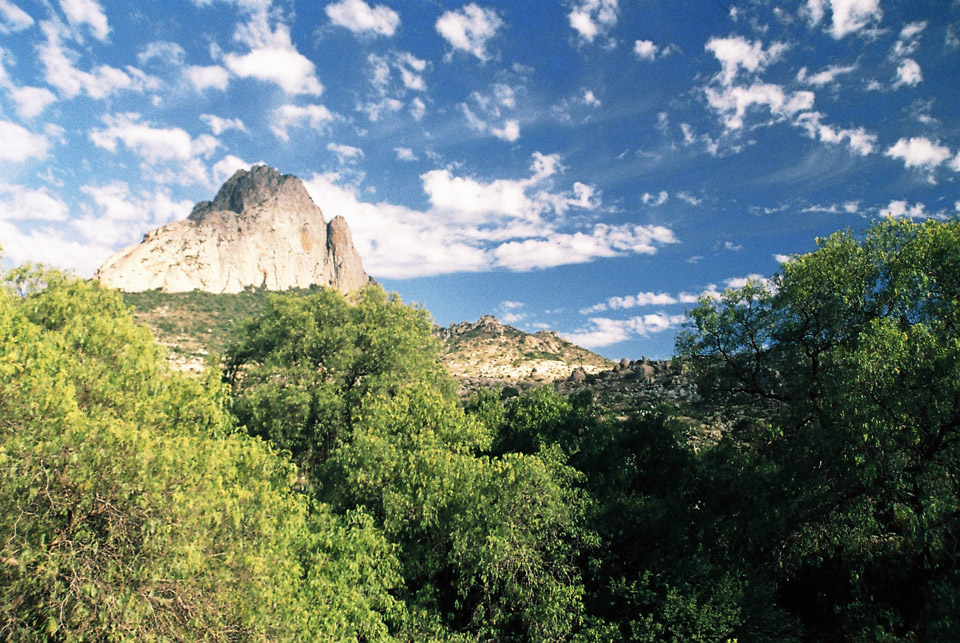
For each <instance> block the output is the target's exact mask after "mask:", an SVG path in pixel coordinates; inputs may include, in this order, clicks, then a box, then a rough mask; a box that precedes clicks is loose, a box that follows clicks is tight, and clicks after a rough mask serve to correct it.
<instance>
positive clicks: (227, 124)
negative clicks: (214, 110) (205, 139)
mask: <svg viewBox="0 0 960 643" xmlns="http://www.w3.org/2000/svg"><path fill="white" fill-rule="evenodd" d="M200 120H201V121H203V122H204V123H206V124H207V127H209V128H210V131H211V132H213V135H214V136H220V135H221V134H223V133H224V132H226V131H229V130H232V129H235V130H238V131H240V132H246V131H247V127H246V125H244V124H243V121H242V120H240V119H239V118H221V117H219V116H216V115H214V114H200Z"/></svg>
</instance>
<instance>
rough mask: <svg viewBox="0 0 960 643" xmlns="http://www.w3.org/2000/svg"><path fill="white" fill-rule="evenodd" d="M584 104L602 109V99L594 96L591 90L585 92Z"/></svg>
mask: <svg viewBox="0 0 960 643" xmlns="http://www.w3.org/2000/svg"><path fill="white" fill-rule="evenodd" d="M583 104H584V105H588V106H590V107H600V105H601V103H600V99H599V98H597V97H596V96H594V95H593V92H592V91H590V90H589V89H588V90H586V91H584V92H583Z"/></svg>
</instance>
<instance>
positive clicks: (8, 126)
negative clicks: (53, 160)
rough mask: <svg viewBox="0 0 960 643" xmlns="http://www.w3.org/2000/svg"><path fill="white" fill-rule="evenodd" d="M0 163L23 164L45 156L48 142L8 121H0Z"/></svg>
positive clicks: (48, 146)
mask: <svg viewBox="0 0 960 643" xmlns="http://www.w3.org/2000/svg"><path fill="white" fill-rule="evenodd" d="M0 141H3V145H0V161H13V162H14V163H23V162H24V161H26V160H27V159H31V158H38V159H42V158H45V157H46V156H47V152H48V151H49V149H50V141H48V140H47V139H46V137H45V136H42V135H41V134H34V133H33V132H30V131H27V130H26V129H24V128H23V127H20V126H19V125H17V124H16V123H11V122H10V121H0Z"/></svg>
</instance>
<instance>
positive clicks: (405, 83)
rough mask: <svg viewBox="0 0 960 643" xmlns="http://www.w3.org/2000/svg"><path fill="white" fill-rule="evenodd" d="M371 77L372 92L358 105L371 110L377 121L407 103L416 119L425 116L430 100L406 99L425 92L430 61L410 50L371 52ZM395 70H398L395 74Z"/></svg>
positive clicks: (371, 114)
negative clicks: (389, 52)
mask: <svg viewBox="0 0 960 643" xmlns="http://www.w3.org/2000/svg"><path fill="white" fill-rule="evenodd" d="M367 65H368V67H367V69H368V73H367V78H368V80H369V82H370V86H371V88H372V93H371V95H370V96H369V97H368V98H367V100H366V102H365V103H363V104H361V105H360V106H359V107H358V109H359V110H360V111H362V112H364V113H366V114H367V118H369V119H370V120H371V121H373V122H376V121H378V120H380V117H381V116H382V115H383V114H389V113H396V112H399V111H401V110H402V109H403V108H404V106H407V107H408V109H409V112H410V114H411V115H412V116H413V117H414V119H416V120H420V119H421V118H423V116H424V114H425V113H426V109H427V107H426V104H425V103H424V102H423V100H421V99H420V98H418V97H414V98H413V99H412V100H410V101H409V103H406V102H405V101H406V100H407V98H408V96H409V94H410V93H411V92H423V91H425V90H426V88H427V85H426V82H425V81H424V78H423V72H424V71H425V70H426V69H427V61H425V60H423V59H420V58H417V57H416V56H414V55H413V54H410V53H408V52H393V53H391V54H390V55H387V56H381V55H378V54H370V55H369V56H367ZM394 71H396V72H398V74H397V75H394V73H393V72H394Z"/></svg>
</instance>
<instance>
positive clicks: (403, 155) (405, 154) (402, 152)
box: [393, 147, 419, 161]
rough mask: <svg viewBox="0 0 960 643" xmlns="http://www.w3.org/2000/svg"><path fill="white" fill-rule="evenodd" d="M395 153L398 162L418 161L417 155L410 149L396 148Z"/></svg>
mask: <svg viewBox="0 0 960 643" xmlns="http://www.w3.org/2000/svg"><path fill="white" fill-rule="evenodd" d="M393 151H394V152H396V153H397V160H398V161H417V160H419V159H418V158H417V155H416V154H414V153H413V150H411V149H410V148H409V147H395V148H393Z"/></svg>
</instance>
